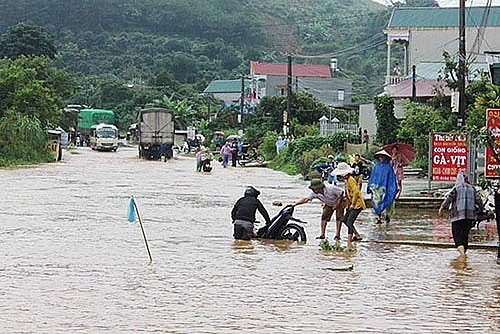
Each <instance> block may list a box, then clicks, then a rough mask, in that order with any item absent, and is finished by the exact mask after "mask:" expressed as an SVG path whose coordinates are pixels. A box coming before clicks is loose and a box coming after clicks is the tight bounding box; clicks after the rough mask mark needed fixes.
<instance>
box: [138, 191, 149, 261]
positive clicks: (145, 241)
mask: <svg viewBox="0 0 500 334" xmlns="http://www.w3.org/2000/svg"><path fill="white" fill-rule="evenodd" d="M134 209H135V212H136V213H137V218H138V219H139V224H140V225H141V231H142V237H143V238H144V243H145V244H146V249H147V251H148V255H149V263H151V262H153V258H152V257H151V251H150V250H149V244H148V239H147V238H146V233H145V232H144V227H143V226H142V219H141V215H140V214H139V209H138V208H137V204H136V203H135V200H134Z"/></svg>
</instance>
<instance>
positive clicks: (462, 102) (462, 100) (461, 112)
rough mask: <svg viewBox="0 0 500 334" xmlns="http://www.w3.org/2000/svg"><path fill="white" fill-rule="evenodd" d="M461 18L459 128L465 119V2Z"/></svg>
mask: <svg viewBox="0 0 500 334" xmlns="http://www.w3.org/2000/svg"><path fill="white" fill-rule="evenodd" d="M459 16H460V18H459V28H458V29H459V42H458V43H459V44H458V57H459V59H458V94H459V95H458V118H457V127H458V128H461V127H462V126H463V125H464V118H465V0H460V8H459Z"/></svg>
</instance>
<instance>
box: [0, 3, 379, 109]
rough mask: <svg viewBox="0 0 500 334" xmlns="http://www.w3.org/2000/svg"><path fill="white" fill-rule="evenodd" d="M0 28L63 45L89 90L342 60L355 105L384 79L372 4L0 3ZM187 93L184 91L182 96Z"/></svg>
mask: <svg viewBox="0 0 500 334" xmlns="http://www.w3.org/2000/svg"><path fill="white" fill-rule="evenodd" d="M0 12H1V13H2V15H1V18H0V29H1V32H4V31H5V30H6V28H7V27H9V26H12V25H15V24H17V23H19V22H25V21H30V22H32V23H34V24H36V25H39V26H42V27H44V28H45V29H46V31H48V32H49V33H50V34H52V35H53V36H54V37H55V39H56V41H57V44H56V45H57V50H58V52H59V55H58V57H57V58H56V60H55V64H56V65H57V66H59V67H61V68H64V69H66V70H67V71H69V72H70V73H74V74H76V75H77V76H78V78H79V79H80V81H81V85H82V93H81V94H83V95H88V94H89V89H91V88H89V87H90V86H91V85H90V83H91V82H92V83H93V84H94V86H95V81H96V80H100V79H113V80H117V81H121V82H124V83H125V82H133V83H139V84H147V85H153V86H168V87H170V88H173V89H175V90H179V89H182V90H184V91H191V90H192V91H193V92H195V91H197V92H200V91H201V90H203V88H205V86H206V84H207V83H208V82H210V81H211V80H213V79H222V78H224V79H231V78H237V77H238V76H239V75H241V74H245V73H248V72H249V61H250V60H260V61H277V62H278V61H279V62H284V61H285V59H286V55H287V54H288V53H292V54H293V55H294V61H295V62H313V63H323V64H327V63H328V62H329V59H330V57H332V56H334V57H337V58H338V59H339V66H340V69H341V71H342V74H343V75H346V76H349V77H351V78H352V79H354V81H355V94H356V96H354V100H357V101H363V100H369V99H371V98H372V96H373V94H376V93H378V92H379V90H380V89H381V84H382V82H383V76H384V74H385V44H384V35H383V33H382V29H383V28H384V26H385V24H386V23H387V19H388V15H389V10H388V9H387V8H385V7H383V6H381V5H378V4H376V3H374V2H372V1H371V0H323V1H314V0H302V1H295V0H267V1H265V0H253V1H242V0H241V1H238V0H204V1H200V0H141V1H137V0H15V1H12V0H0ZM181 87H182V88H181Z"/></svg>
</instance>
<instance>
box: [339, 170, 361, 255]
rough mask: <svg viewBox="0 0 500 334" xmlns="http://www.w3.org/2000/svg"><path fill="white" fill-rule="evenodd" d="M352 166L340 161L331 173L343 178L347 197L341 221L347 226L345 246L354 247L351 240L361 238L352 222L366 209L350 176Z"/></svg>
mask: <svg viewBox="0 0 500 334" xmlns="http://www.w3.org/2000/svg"><path fill="white" fill-rule="evenodd" d="M353 172H354V168H352V167H351V166H349V165H348V164H347V163H345V162H340V163H339V164H338V166H337V168H335V169H334V170H333V172H332V173H333V174H335V175H337V176H339V177H341V178H342V179H344V182H345V190H344V194H345V197H346V198H347V203H348V204H347V206H346V209H347V210H346V213H345V214H344V217H343V218H342V222H343V223H344V224H346V226H347V248H348V249H354V247H353V244H352V242H353V241H361V240H362V238H361V236H360V235H359V233H358V231H357V230H356V228H355V227H354V222H355V221H356V219H357V218H358V216H359V214H360V213H361V211H362V210H364V209H366V204H365V200H364V199H363V195H362V194H361V190H360V189H359V187H358V183H357V182H356V180H355V179H354V177H353V176H352V174H353Z"/></svg>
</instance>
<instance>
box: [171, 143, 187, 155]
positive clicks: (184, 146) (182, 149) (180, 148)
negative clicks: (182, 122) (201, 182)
mask: <svg viewBox="0 0 500 334" xmlns="http://www.w3.org/2000/svg"><path fill="white" fill-rule="evenodd" d="M172 149H173V150H174V151H175V153H176V154H180V153H186V154H187V153H189V152H191V147H190V146H189V144H188V142H187V141H184V144H182V145H174V146H173V147H172Z"/></svg>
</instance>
